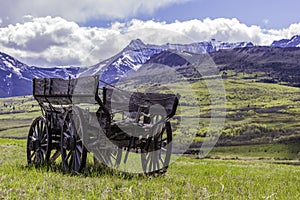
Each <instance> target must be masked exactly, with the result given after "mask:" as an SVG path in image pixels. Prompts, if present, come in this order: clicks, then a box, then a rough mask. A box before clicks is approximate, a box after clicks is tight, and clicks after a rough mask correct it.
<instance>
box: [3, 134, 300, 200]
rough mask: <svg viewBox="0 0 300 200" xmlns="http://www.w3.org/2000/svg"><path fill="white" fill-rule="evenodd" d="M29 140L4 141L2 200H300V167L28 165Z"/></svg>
mask: <svg viewBox="0 0 300 200" xmlns="http://www.w3.org/2000/svg"><path fill="white" fill-rule="evenodd" d="M25 146H26V142H25V140H8V139H0V162H1V165H0V181H1V184H0V198H1V199H287V198H288V199H299V197H300V188H299V181H300V176H299V166H292V165H282V164H280V165H279V164H270V163H265V162H261V161H240V160H236V161H225V160H207V159H204V160H202V159H192V158H187V157H182V158H179V159H178V160H177V161H175V162H174V163H172V164H171V166H170V168H169V170H168V172H167V173H166V174H165V175H164V176H159V177H147V176H136V175H126V174H119V173H117V172H114V171H112V170H102V171H101V170H99V169H96V168H93V167H92V166H91V165H89V167H88V168H87V169H86V170H85V171H84V173H83V174H81V175H76V176H72V175H69V174H63V173H61V171H60V170H57V169H54V168H50V169H47V168H46V167H44V168H43V167H42V168H35V167H28V166H27V164H26V153H25V149H26V148H25Z"/></svg>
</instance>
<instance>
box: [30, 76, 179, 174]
mask: <svg viewBox="0 0 300 200" xmlns="http://www.w3.org/2000/svg"><path fill="white" fill-rule="evenodd" d="M33 96H34V98H35V99H36V100H37V102H38V103H39V105H40V107H41V110H42V115H41V116H39V117H37V118H36V119H34V121H33V122H32V125H31V127H30V129H29V133H28V139H27V160H28V164H30V165H31V164H35V165H40V164H45V163H52V162H55V160H57V159H58V158H59V157H61V162H62V165H63V168H64V170H65V171H67V172H72V173H74V172H80V171H81V170H82V169H83V168H84V167H85V165H86V162H87V161H86V160H87V153H88V152H92V153H93V154H94V158H95V161H98V162H101V163H103V164H105V165H107V166H111V167H118V166H120V164H122V165H126V162H127V159H128V154H129V153H130V152H135V153H137V154H138V155H139V156H140V159H139V160H140V162H141V165H142V171H143V173H163V172H166V170H167V168H168V165H169V162H170V157H171V152H172V128H171V123H170V119H171V118H172V117H173V116H174V115H175V113H176V109H177V106H178V103H179V97H178V96H177V95H175V94H160V93H142V92H129V91H124V90H120V89H117V88H115V87H111V86H108V85H106V86H105V87H101V88H99V76H88V77H80V78H76V79H68V80H65V79H60V78H39V79H33ZM100 96H101V98H100Z"/></svg>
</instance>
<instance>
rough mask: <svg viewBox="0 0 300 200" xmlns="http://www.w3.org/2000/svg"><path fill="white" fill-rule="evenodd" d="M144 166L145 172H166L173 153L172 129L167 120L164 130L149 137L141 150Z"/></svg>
mask: <svg viewBox="0 0 300 200" xmlns="http://www.w3.org/2000/svg"><path fill="white" fill-rule="evenodd" d="M141 152H142V153H141V161H142V168H143V171H144V173H145V174H155V173H165V172H166V171H167V168H168V166H169V163H170V158H171V154H172V129H171V124H170V122H166V124H165V127H164V128H163V129H162V131H161V132H160V133H159V134H157V135H155V136H153V137H152V138H149V139H148V141H147V144H146V147H145V148H143V149H142V150H141Z"/></svg>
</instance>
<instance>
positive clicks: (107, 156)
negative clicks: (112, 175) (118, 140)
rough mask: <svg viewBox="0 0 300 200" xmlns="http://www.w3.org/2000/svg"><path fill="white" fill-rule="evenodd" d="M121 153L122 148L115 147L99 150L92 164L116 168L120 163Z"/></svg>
mask: <svg viewBox="0 0 300 200" xmlns="http://www.w3.org/2000/svg"><path fill="white" fill-rule="evenodd" d="M122 152H123V150H122V148H119V147H117V146H114V147H111V148H106V149H101V150H99V152H98V153H97V154H96V155H94V163H95V164H100V163H101V164H104V165H105V166H108V167H112V168H118V167H119V166H120V163H121V159H122Z"/></svg>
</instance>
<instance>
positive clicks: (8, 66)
mask: <svg viewBox="0 0 300 200" xmlns="http://www.w3.org/2000/svg"><path fill="white" fill-rule="evenodd" d="M293 47H294V48H293ZM295 47H300V36H299V35H298V36H294V37H292V38H291V39H283V40H279V41H274V42H273V43H272V44H271V46H270V47H267V46H266V47H257V46H255V45H254V44H253V43H251V42H238V43H226V42H220V41H216V40H215V39H212V40H211V41H208V42H197V43H191V44H169V43H168V44H164V45H152V44H145V43H143V42H142V41H141V40H140V39H136V40H133V41H131V42H130V44H129V45H128V46H127V47H125V48H124V49H123V50H122V51H121V52H120V53H118V54H117V55H115V56H113V57H111V58H109V59H107V60H104V61H102V62H100V63H97V64H95V65H93V66H90V67H81V68H80V67H52V68H42V67H36V66H28V65H26V64H24V63H22V62H20V61H18V60H17V59H15V58H13V57H12V56H10V55H7V54H5V53H1V52H0V80H2V83H1V85H0V97H10V96H20V95H29V94H32V79H33V78H42V77H61V78H68V77H76V76H85V75H94V74H99V75H100V77H101V80H102V81H104V82H108V83H116V82H118V81H119V80H120V79H122V78H124V77H126V76H127V74H128V73H129V72H130V71H137V70H138V69H139V68H141V66H143V64H145V63H151V62H152V63H153V62H156V63H161V64H164V65H170V66H171V65H182V64H183V63H184V64H186V62H185V61H182V60H181V61H179V60H180V59H179V60H178V59H176V58H174V57H172V56H176V54H174V53H172V51H173V52H174V51H175V52H176V51H177V52H189V53H192V54H203V53H210V54H211V55H212V58H213V59H214V61H215V62H216V64H217V65H218V66H220V70H229V69H230V70H238V71H241V70H250V71H255V70H263V71H265V72H266V73H267V72H268V71H269V72H270V77H271V78H272V80H274V81H276V80H280V81H283V80H282V79H281V78H278V77H281V76H282V75H281V71H282V70H279V71H280V72H279V71H278V70H277V69H279V68H280V67H281V68H288V70H287V72H286V73H284V74H285V75H286V77H287V78H286V79H284V81H285V82H287V81H288V80H289V79H293V77H295V76H297V77H298V72H297V67H299V66H298V57H299V58H300V48H295ZM263 61H264V62H263ZM162 62H163V63H162ZM181 62H182V63H181ZM256 63H260V65H259V66H258V67H257V64H256ZM282 63H284V64H282ZM253 66H255V68H256V69H255V68H254V67H253ZM298 69H299V68H298ZM283 71H284V70H283ZM271 72H272V73H271ZM299 77H300V74H299ZM291 82H292V85H296V86H297V85H298V81H295V80H294V79H293V81H291ZM299 85H300V81H299Z"/></svg>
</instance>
